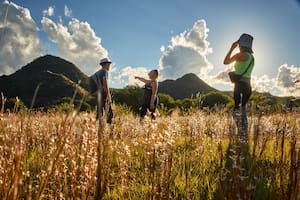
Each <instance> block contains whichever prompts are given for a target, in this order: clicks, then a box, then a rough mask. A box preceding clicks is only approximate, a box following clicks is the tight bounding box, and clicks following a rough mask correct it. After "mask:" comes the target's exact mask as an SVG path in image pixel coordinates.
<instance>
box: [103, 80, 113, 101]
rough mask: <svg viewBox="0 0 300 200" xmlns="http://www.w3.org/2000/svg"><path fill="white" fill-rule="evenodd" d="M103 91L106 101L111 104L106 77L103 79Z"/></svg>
mask: <svg viewBox="0 0 300 200" xmlns="http://www.w3.org/2000/svg"><path fill="white" fill-rule="evenodd" d="M103 90H104V92H105V93H106V94H107V97H106V100H107V101H108V102H109V103H111V95H110V90H109V87H108V81H107V78H106V77H103Z"/></svg>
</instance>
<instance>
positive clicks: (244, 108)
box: [241, 83, 252, 126]
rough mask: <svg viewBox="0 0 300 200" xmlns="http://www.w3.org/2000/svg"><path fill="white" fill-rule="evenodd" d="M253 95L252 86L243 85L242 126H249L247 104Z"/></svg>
mask: <svg viewBox="0 0 300 200" xmlns="http://www.w3.org/2000/svg"><path fill="white" fill-rule="evenodd" d="M251 93H252V89H251V86H250V84H247V83H245V84H244V85H243V92H242V116H241V119H242V126H243V125H245V126H247V124H248V122H247V102H248V101H249V99H250V96H251Z"/></svg>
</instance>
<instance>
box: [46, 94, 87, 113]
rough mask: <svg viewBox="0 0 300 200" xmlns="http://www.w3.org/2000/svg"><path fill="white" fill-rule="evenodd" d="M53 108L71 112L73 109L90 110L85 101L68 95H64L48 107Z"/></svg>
mask: <svg viewBox="0 0 300 200" xmlns="http://www.w3.org/2000/svg"><path fill="white" fill-rule="evenodd" d="M49 108H50V109H51V108H52V109H53V108H54V109H55V110H57V111H64V112H72V111H73V110H74V109H79V111H86V112H90V111H91V110H92V108H91V105H89V104H88V103H87V102H86V101H82V100H79V99H74V100H73V99H72V98H70V97H64V98H62V99H60V100H59V101H57V102H56V103H55V104H54V105H52V106H50V107H49Z"/></svg>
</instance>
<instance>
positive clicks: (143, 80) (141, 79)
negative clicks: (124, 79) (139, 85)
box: [134, 76, 150, 83]
mask: <svg viewBox="0 0 300 200" xmlns="http://www.w3.org/2000/svg"><path fill="white" fill-rule="evenodd" d="M134 78H135V79H138V80H140V81H142V82H144V83H148V82H149V81H150V80H147V79H144V78H142V77H139V76H135V77H134Z"/></svg>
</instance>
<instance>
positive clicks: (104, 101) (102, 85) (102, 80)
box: [93, 58, 113, 124]
mask: <svg viewBox="0 0 300 200" xmlns="http://www.w3.org/2000/svg"><path fill="white" fill-rule="evenodd" d="M99 64H100V65H101V67H102V68H101V69H100V70H99V71H97V72H96V73H95V74H94V75H93V76H95V77H96V79H97V82H98V83H99V84H97V85H98V87H99V88H98V89H99V90H100V91H101V104H100V110H98V109H99V108H98V107H97V114H96V119H97V120H98V119H99V114H101V116H102V115H103V112H104V111H105V110H106V107H107V109H108V110H107V123H108V124H111V123H112V118H113V110H112V108H111V103H112V99H111V93H110V89H109V86H108V71H109V70H110V65H111V61H110V60H109V59H108V58H103V59H101V60H100V63H99ZM99 111H100V113H99Z"/></svg>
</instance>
